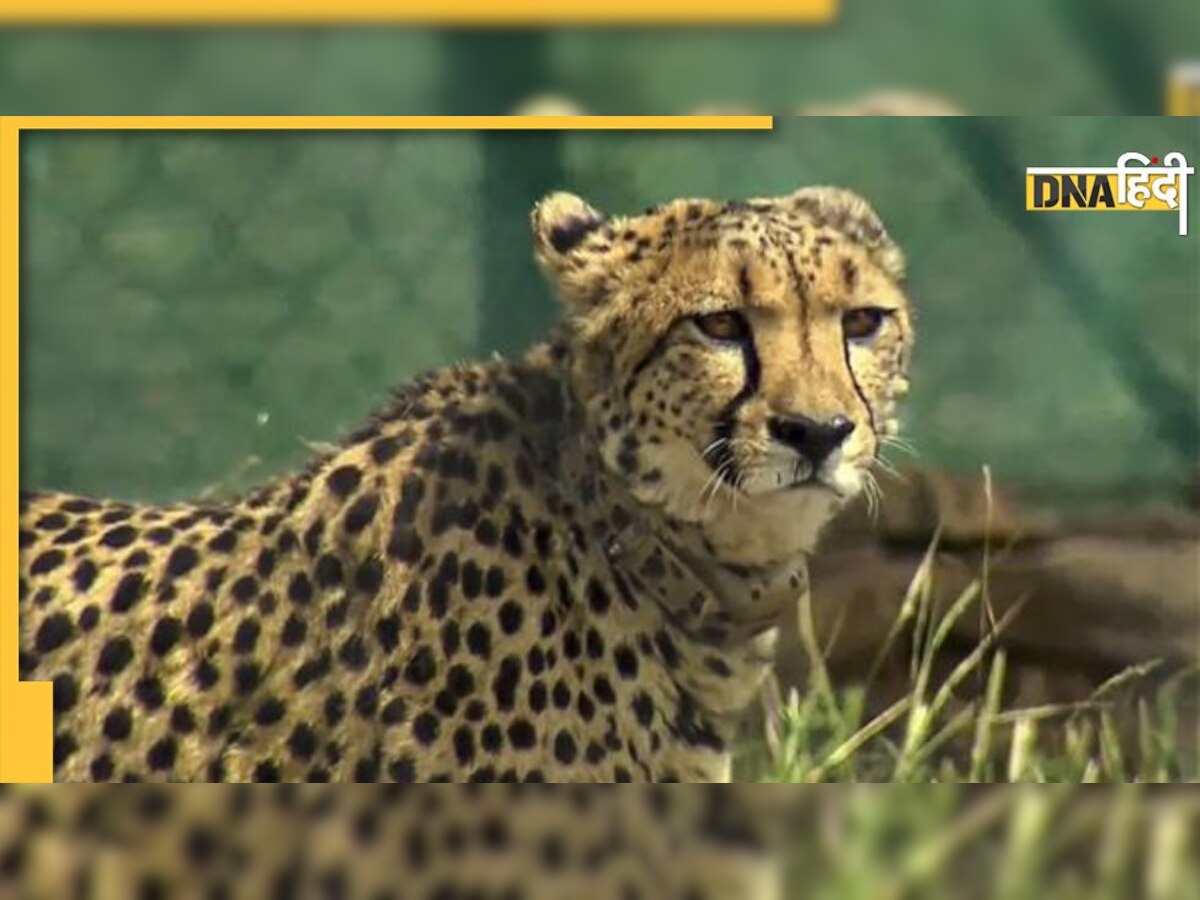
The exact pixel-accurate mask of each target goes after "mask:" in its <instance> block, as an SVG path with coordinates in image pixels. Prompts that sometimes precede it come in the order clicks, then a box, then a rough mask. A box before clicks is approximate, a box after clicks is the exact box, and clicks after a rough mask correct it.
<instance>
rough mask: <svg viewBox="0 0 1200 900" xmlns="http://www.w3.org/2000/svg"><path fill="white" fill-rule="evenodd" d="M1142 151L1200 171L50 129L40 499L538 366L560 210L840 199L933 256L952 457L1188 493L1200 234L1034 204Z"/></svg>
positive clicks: (1157, 149)
mask: <svg viewBox="0 0 1200 900" xmlns="http://www.w3.org/2000/svg"><path fill="white" fill-rule="evenodd" d="M1130 149H1137V150H1141V151H1143V152H1154V153H1158V154H1160V155H1161V154H1162V153H1163V152H1165V151H1167V150H1170V149H1179V150H1183V151H1184V152H1185V153H1187V154H1188V156H1189V158H1190V159H1192V160H1193V162H1200V140H1198V136H1197V129H1196V125H1195V124H1194V122H1191V121H1188V120H1182V119H1180V120H1166V119H1147V118H1143V119H1134V118H1126V119H1119V118H1101V119H1096V118H1082V117H1076V118H1071V119H992V120H965V119H964V120H957V119H943V120H933V119H916V118H890V119H854V118H834V119H815V118H809V119H792V120H786V121H780V122H779V124H778V127H777V128H776V130H775V131H774V132H772V133H761V134H714V133H687V134H671V135H668V134H640V135H635V134H619V133H605V134H595V133H593V134H582V133H575V134H562V135H554V134H543V133H536V134H534V133H530V134H492V135H487V136H484V135H477V134H468V133H461V134H450V133H407V134H406V133H398V132H393V133H345V134H319V133H304V132H296V133H271V134H266V133H241V134H228V133H227V134H205V133H192V134H184V133H175V134H167V133H140V134H114V133H108V134H101V133H84V134H79V133H63V134H48V133H44V134H31V135H27V136H26V137H25V139H24V143H23V146H22V178H23V182H22V297H21V315H22V324H21V328H22V332H21V338H22V414H21V415H22V421H21V428H22V431H21V473H22V483H23V485H24V486H26V487H56V488H63V489H71V490H78V491H86V492H92V493H100V494H107V495H120V496H127V497H135V498H154V499H159V498H177V497H182V496H191V495H195V494H198V493H203V492H205V491H219V490H230V489H239V488H242V487H245V486H246V485H248V484H250V483H252V482H254V481H256V480H259V479H261V478H265V477H267V476H268V475H271V474H274V473H276V472H278V471H281V470H282V469H284V468H287V467H289V466H294V465H296V464H298V463H299V462H300V461H301V460H302V459H303V458H304V457H305V456H306V455H307V454H308V453H309V452H310V448H309V446H306V445H308V444H311V443H313V442H321V441H328V440H332V439H334V438H336V437H337V436H338V434H339V433H340V432H342V431H343V430H344V429H346V428H347V427H349V426H350V425H352V424H353V423H354V422H355V421H357V420H358V419H359V418H361V417H362V416H363V415H365V414H366V413H367V412H368V411H369V409H370V408H371V407H372V406H373V405H374V404H375V403H377V402H379V401H380V400H381V399H382V398H383V396H384V394H385V393H386V391H387V389H388V388H389V387H390V386H391V385H393V384H395V383H397V382H399V381H402V380H403V379H405V378H407V377H409V376H411V375H412V374H414V373H416V372H418V371H420V370H423V369H425V368H428V367H432V366H437V365H442V364H445V363H449V362H453V361H458V360H463V359H470V358H475V357H480V356H484V355H487V354H489V353H491V352H493V351H500V352H504V353H512V352H516V351H519V349H520V348H521V347H523V346H525V345H526V344H527V343H529V342H530V341H532V340H535V339H536V338H537V336H538V335H539V334H541V333H542V332H543V331H544V329H545V328H546V327H547V325H548V324H549V322H550V321H551V319H552V317H553V315H554V312H555V307H554V302H553V300H552V298H551V297H550V295H549V292H548V290H547V289H546V288H545V287H544V286H543V285H542V284H541V282H540V279H539V278H538V276H537V274H536V272H535V269H534V266H533V263H532V261H531V259H530V252H529V241H528V235H527V215H528V210H529V207H530V206H531V204H532V203H533V202H534V200H536V199H537V197H538V196H540V195H541V194H542V193H544V192H545V191H547V190H549V189H552V188H555V187H565V188H567V189H570V190H573V191H575V192H577V193H580V194H583V195H584V196H586V197H588V198H589V199H590V200H591V201H592V202H593V203H595V204H596V205H598V206H601V207H603V208H606V209H608V210H610V211H613V212H621V211H630V212H632V211H637V210H640V209H642V208H643V207H645V206H647V205H649V204H650V203H653V202H657V201H659V200H663V199H668V198H671V197H675V196H688V195H691V196H717V197H736V196H753V195H764V194H772V193H778V192H783V191H788V190H791V189H792V188H794V187H796V186H798V185H801V184H811V183H835V184H843V185H847V186H849V187H852V188H855V189H857V190H859V191H861V192H862V193H863V194H864V195H866V196H867V197H868V198H870V199H871V200H872V202H873V203H874V204H875V205H876V206H877V208H878V209H879V210H880V212H881V213H882V215H883V216H884V218H885V220H886V221H887V222H888V223H889V226H890V228H891V230H892V231H893V233H894V234H895V235H896V237H897V238H898V239H899V240H900V241H901V243H902V244H903V245H904V246H905V248H906V249H907V251H908V253H909V256H910V261H911V275H912V285H911V287H912V293H913V296H914V299H915V302H916V304H917V307H918V309H919V315H920V319H919V342H918V351H917V356H916V368H915V388H914V394H913V397H912V401H911V402H910V403H909V404H908V407H907V410H906V418H907V426H908V429H909V436H910V437H911V438H912V439H913V440H914V442H915V443H916V445H917V447H918V448H919V450H920V453H921V456H920V462H922V463H925V464H930V465H938V466H946V467H949V468H952V469H956V470H960V471H977V470H978V468H979V467H980V466H981V465H983V464H988V465H990V466H992V468H993V471H994V472H995V474H996V476H997V477H998V478H999V479H1001V480H1004V481H1010V482H1016V483H1019V484H1024V485H1026V486H1027V487H1029V488H1031V489H1033V490H1034V491H1035V492H1036V496H1037V497H1038V498H1039V499H1043V500H1046V501H1048V502H1055V503H1058V504H1059V505H1064V506H1071V505H1075V504H1080V503H1091V502H1133V501H1140V500H1160V499H1164V498H1167V497H1172V496H1177V495H1178V494H1179V492H1180V490H1181V486H1182V484H1183V483H1184V482H1185V481H1186V480H1187V479H1188V478H1189V476H1190V472H1191V468H1192V466H1193V465H1194V464H1195V462H1196V460H1197V458H1198V456H1200V454H1198V452H1197V446H1196V416H1197V404H1198V402H1200V385H1198V383H1197V373H1198V372H1200V358H1198V350H1200V318H1198V317H1200V292H1198V276H1200V237H1197V235H1198V234H1200V219H1198V218H1197V217H1196V216H1195V214H1194V213H1193V217H1192V219H1193V221H1192V235H1191V236H1190V237H1188V238H1181V237H1178V236H1177V235H1176V234H1175V224H1176V223H1175V221H1174V218H1173V217H1172V216H1169V215H1165V214H1163V215H1132V214H1125V215H1098V214H1097V215H1082V214H1071V215H1065V214H1064V215H1058V216H1045V215H1042V216H1035V215H1033V214H1026V213H1025V212H1024V211H1023V186H1022V169H1023V167H1024V166H1027V165H1070V164H1077V165H1108V164H1111V163H1113V162H1114V161H1115V159H1116V157H1117V156H1118V155H1119V154H1120V153H1121V152H1124V151H1126V150H1130ZM1195 185H1196V182H1195V181H1194V180H1193V186H1194V187H1195ZM1198 192H1200V188H1196V189H1195V190H1193V194H1194V195H1196V199H1195V200H1194V201H1193V204H1192V205H1193V210H1194V208H1195V206H1196V203H1197V202H1200V193H1198Z"/></svg>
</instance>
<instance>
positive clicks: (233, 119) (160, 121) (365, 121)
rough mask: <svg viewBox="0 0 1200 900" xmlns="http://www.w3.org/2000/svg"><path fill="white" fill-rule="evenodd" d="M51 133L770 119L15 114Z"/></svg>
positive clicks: (758, 119) (655, 125)
mask: <svg viewBox="0 0 1200 900" xmlns="http://www.w3.org/2000/svg"><path fill="white" fill-rule="evenodd" d="M9 122H10V123H11V124H13V125H15V126H16V127H17V128H19V129H21V130H29V129H36V130H52V131H84V130H102V131H142V130H150V131H179V130H192V131H226V130H243V131H281V130H282V131H378V130H401V129H410V130H418V131H419V130H424V131H521V130H536V131H558V130H576V131H643V130H654V131H745V130H750V131H769V130H770V129H771V125H772V119H771V117H770V116H13V117H12V118H10V119H9Z"/></svg>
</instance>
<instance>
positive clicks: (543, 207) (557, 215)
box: [530, 191, 612, 308]
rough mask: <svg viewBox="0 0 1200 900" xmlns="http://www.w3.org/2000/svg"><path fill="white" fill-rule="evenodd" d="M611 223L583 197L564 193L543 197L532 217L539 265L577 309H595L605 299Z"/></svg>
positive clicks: (534, 242) (560, 292)
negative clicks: (607, 237)
mask: <svg viewBox="0 0 1200 900" xmlns="http://www.w3.org/2000/svg"><path fill="white" fill-rule="evenodd" d="M607 222H608V216H606V215H605V214H604V213H602V212H600V211H599V210H596V209H594V208H593V207H591V206H590V205H589V204H588V203H587V202H586V201H585V200H583V198H581V197H576V196H575V195H574V194H567V193H564V192H561V191H559V192H556V193H553V194H549V195H547V196H546V197H544V198H542V200H541V201H539V202H538V204H537V205H536V206H535V207H534V208H533V212H532V214H531V215H530V225H531V227H532V230H533V247H534V255H535V257H536V258H537V261H538V264H539V265H540V266H541V267H542V271H544V272H545V273H546V275H547V276H548V277H549V278H550V280H551V282H553V283H554V286H555V287H556V288H557V289H558V292H559V294H560V295H562V298H563V299H564V300H565V301H566V302H567V303H568V304H570V305H571V306H573V307H580V306H582V307H584V308H587V307H590V306H594V305H595V304H596V303H597V302H599V300H600V299H601V298H602V297H603V294H604V286H605V283H606V280H607V279H606V273H607V271H608V267H607V265H606V263H607V260H608V256H609V255H610V253H611V251H612V245H611V242H610V241H607V240H603V239H602V237H601V233H602V232H604V231H607V230H608V229H606V228H605V227H604V226H605V225H606V224H607Z"/></svg>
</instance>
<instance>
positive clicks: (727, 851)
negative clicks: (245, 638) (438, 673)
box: [0, 785, 1200, 900]
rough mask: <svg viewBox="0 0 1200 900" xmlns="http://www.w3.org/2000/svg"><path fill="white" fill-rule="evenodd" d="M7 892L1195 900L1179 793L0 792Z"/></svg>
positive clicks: (1188, 798)
mask: <svg viewBox="0 0 1200 900" xmlns="http://www.w3.org/2000/svg"><path fill="white" fill-rule="evenodd" d="M0 791H2V792H0V895H3V896H4V897H11V898H14V900H33V898H59V897H97V898H102V900H107V898H126V897H141V898H151V897H158V898H166V897H205V898H217V897H222V898H240V897H254V898H265V897H303V898H307V897H320V898H359V897H362V898H370V900H375V898H385V897H406V898H431V900H432V898H439V900H449V898H480V900H484V898H516V897H523V898H567V897H570V898H573V900H586V898H596V900H601V898H603V900H609V898H611V900H629V898H637V897H642V898H647V900H650V898H653V900H684V898H700V897H704V898H712V900H747V898H764V900H765V898H774V897H780V898H788V900H791V898H809V897H813V898H874V900H890V898H896V900H899V898H921V900H923V898H929V900H938V898H958V897H978V898H988V897H996V898H1011V900H1024V898H1029V900H1034V898H1044V897H1055V898H1076V897H1078V898H1113V900H1116V898H1125V897H1128V898H1134V897H1137V898H1144V900H1194V898H1197V897H1200V855H1198V854H1197V853H1196V849H1197V840H1198V839H1200V830H1198V827H1200V803H1197V801H1196V798H1195V797H1194V796H1193V795H1191V794H1187V793H1183V792H1181V791H1179V790H1178V789H1175V790H1168V791H1162V792H1157V793H1150V792H1149V791H1147V790H1143V789H1139V788H1136V787H1124V788H1119V789H1115V790H1113V791H1109V792H1107V793H1104V794H1098V793H1089V794H1086V795H1085V794H1084V793H1083V792H1082V791H1080V790H1077V789H1062V788H1055V789H1051V788H1041V789H1039V788H1030V787H1025V788H1019V789H1015V790H1007V791H1006V790H1000V789H995V788H992V789H986V788H976V789H967V788H957V787H954V786H943V787H939V788H932V789H931V788H924V789H920V790H919V792H918V789H915V788H911V787H905V786H891V787H874V788H872V787H856V788H850V789H845V790H842V791H830V790H825V791H821V792H814V791H805V792H799V791H796V790H795V789H791V788H768V787H763V786H760V787H756V788H755V787H732V788H720V787H698V786H683V785H680V786H675V787H660V788H639V787H628V788H626V789H624V790H605V789H603V788H596V787H593V788H553V787H541V788H534V787H519V786H511V787H508V788H503V787H499V786H480V787H478V788H476V789H474V790H472V789H469V788H466V787H457V788H449V787H448V788H445V789H442V790H438V789H432V790H426V791H423V792H417V791H413V790H411V789H408V790H401V789H399V788H395V787H393V788H390V789H389V788H359V787H354V786H346V787H330V786H324V785H316V786H278V785H277V786H259V787H255V788H251V787H241V788H237V787H225V786H221V787H199V786H185V787H176V788H173V789H172V788H164V787H161V786H153V787H152V786H135V787H132V788H126V789H118V788H112V787H94V788H78V789H75V788H73V789H70V790H64V789H57V790H53V789H45V788H17V787H8V788H4V789H0Z"/></svg>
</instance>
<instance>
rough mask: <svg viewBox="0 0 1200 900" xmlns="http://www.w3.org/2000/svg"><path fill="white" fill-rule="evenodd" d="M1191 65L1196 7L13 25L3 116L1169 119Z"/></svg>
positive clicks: (1013, 1) (1188, 0)
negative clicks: (510, 25)
mask: <svg viewBox="0 0 1200 900" xmlns="http://www.w3.org/2000/svg"><path fill="white" fill-rule="evenodd" d="M1187 59H1192V60H1196V59H1200V5H1198V4H1196V3H1195V2H1193V0H1152V2H1143V0H1008V2H1005V3H988V4H981V3H962V2H958V0H908V2H905V3H895V2H891V0H841V2H840V8H839V12H838V17H837V20H836V22H834V23H833V24H832V25H830V26H828V27H816V28H745V27H725V28H693V29H680V28H643V29H639V30H633V29H618V28H603V29H582V28H575V29H556V30H545V31H531V30H522V29H502V30H499V31H490V32H472V31H438V30H425V29H406V28H370V29H367V28H335V29H278V28H274V29H240V30H197V29H190V30H187V31H182V30H164V29H148V28H144V29H137V30H134V29H128V28H104V29H93V30H82V29H75V30H70V29H65V30H64V29H33V28H21V29H9V30H6V31H4V32H2V33H0V109H2V110H4V111H5V112H7V113H13V114H15V113H27V114H50V113H59V114H64V113H65V114H72V113H74V114H80V113H91V114H113V113H140V114H169V113H174V114H179V113H194V114H201V113H210V114H214V113H215V114H226V115H228V114H239V113H249V114H266V113H273V114H296V113H326V114H340V115H348V114H365V113H374V114H399V113H405V114H419V113H442V114H461V113H471V114H479V113H505V112H508V111H509V110H511V109H512V108H513V107H515V106H517V105H518V104H521V103H522V102H524V101H525V100H527V99H528V98H529V97H530V96H532V95H536V94H543V93H546V92H549V93H553V94H555V95H559V96H565V97H568V98H570V99H571V100H572V101H573V102H575V103H577V104H581V105H582V106H583V107H585V108H587V109H589V110H591V111H592V112H595V113H601V114H604V113H624V114H634V113H658V114H677V113H682V112H687V111H689V110H694V109H696V108H699V107H710V108H711V107H728V106H730V105H748V104H753V105H755V106H758V107H760V108H763V109H765V110H767V111H769V112H774V113H779V114H782V113H785V112H788V111H792V110H795V109H797V108H800V107H805V106H808V105H810V104H828V103H836V102H844V101H847V100H850V99H852V98H854V97H856V96H858V95H860V94H865V93H869V92H873V91H879V90H881V89H886V88H897V87H899V88H905V89H908V90H915V91H921V92H924V93H934V94H938V95H941V96H942V97H944V98H946V99H947V100H948V101H950V102H951V103H953V104H954V105H956V106H958V107H960V108H962V109H965V110H966V111H967V112H968V113H970V114H976V115H1043V114H1070V115H1113V114H1122V115H1155V114H1158V113H1161V112H1162V111H1163V106H1164V96H1165V84H1166V77H1167V72H1168V70H1169V69H1170V68H1171V67H1172V66H1173V65H1174V64H1176V63H1179V62H1181V61H1183V60H1187Z"/></svg>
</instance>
